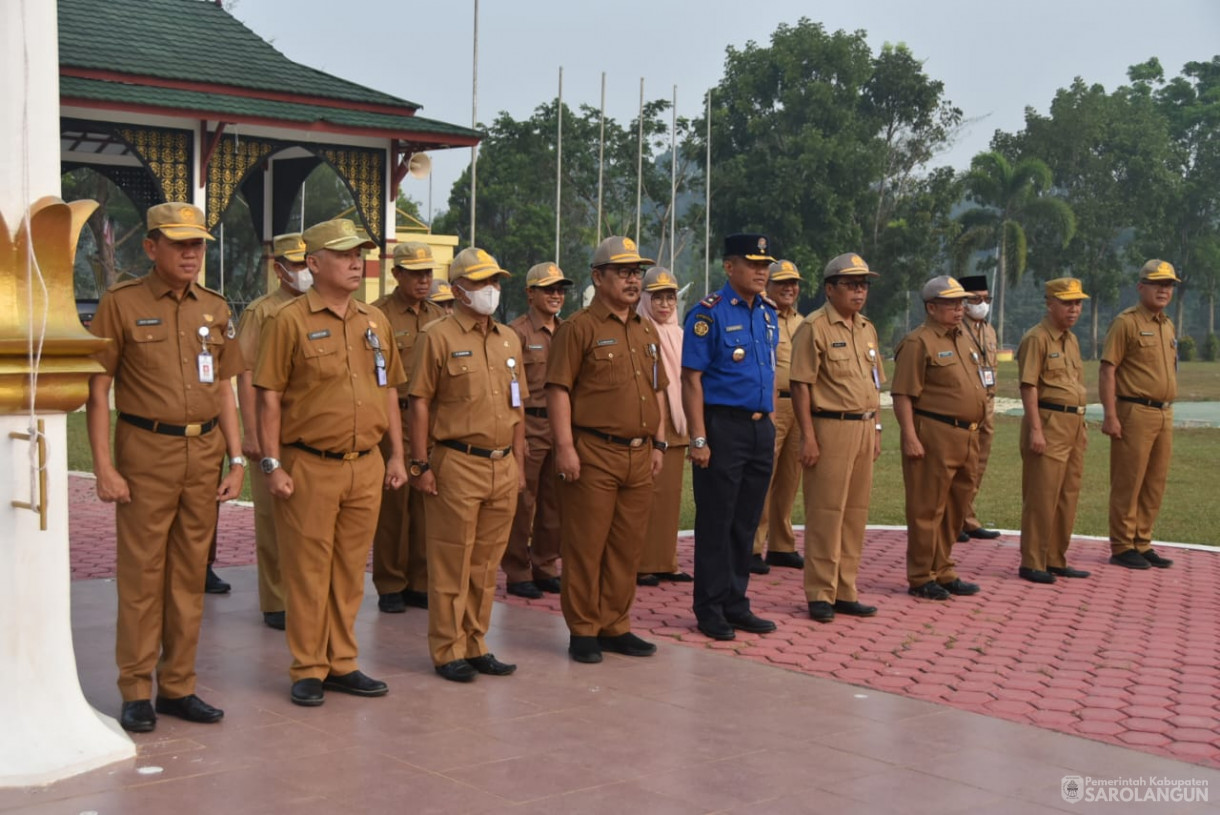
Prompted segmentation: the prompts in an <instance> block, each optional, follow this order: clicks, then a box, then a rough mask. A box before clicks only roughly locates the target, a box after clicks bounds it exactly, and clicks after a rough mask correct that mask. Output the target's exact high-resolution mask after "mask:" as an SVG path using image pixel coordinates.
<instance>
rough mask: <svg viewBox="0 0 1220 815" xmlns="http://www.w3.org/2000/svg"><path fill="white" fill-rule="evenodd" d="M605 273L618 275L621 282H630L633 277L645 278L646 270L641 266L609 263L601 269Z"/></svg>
mask: <svg viewBox="0 0 1220 815" xmlns="http://www.w3.org/2000/svg"><path fill="white" fill-rule="evenodd" d="M601 270H602V271H603V272H606V273H608V274H613V275H617V276H618V279H619V280H630V279H631V278H633V277H636V278H638V277H643V276H644V269H643V267H641V266H619V265H617V264H614V263H607V264H606V265H605V266H602V267H601Z"/></svg>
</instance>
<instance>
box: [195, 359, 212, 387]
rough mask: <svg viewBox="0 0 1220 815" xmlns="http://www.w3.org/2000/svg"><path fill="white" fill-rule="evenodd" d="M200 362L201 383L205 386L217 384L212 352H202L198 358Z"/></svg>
mask: <svg viewBox="0 0 1220 815" xmlns="http://www.w3.org/2000/svg"><path fill="white" fill-rule="evenodd" d="M198 362H199V381H200V382H202V383H203V384H205V385H211V384H213V383H215V382H216V366H215V364H214V362H213V359H212V352H211V351H201V352H200V353H199V357H198Z"/></svg>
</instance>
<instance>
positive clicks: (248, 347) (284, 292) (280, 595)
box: [237, 232, 313, 631]
mask: <svg viewBox="0 0 1220 815" xmlns="http://www.w3.org/2000/svg"><path fill="white" fill-rule="evenodd" d="M271 246H272V252H274V253H275V254H274V256H273V263H274V264H275V276H276V278H277V279H278V280H279V282H280V285H279V287H278V288H276V289H274V290H273V291H270V292H267V293H266V294H264V295H263V296H262V297H260V298H258V299H257V300H255V301H254V302H252V303H251V304H250V305H248V306H246V310H245V311H243V312H242V313H241V322H239V323H238V324H237V344H238V345H240V346H241V354H242V356H243V357H244V358H245V360H246V370H244V371H242V372H241V374H240V375H239V376H238V377H237V399H238V404H239V405H240V407H241V424H242V437H241V451H242V454H243V455H245V456H246V457H247V458H248V459H249V460H250V461H261V460H262V458H263V451H262V447H260V446H259V443H258V417H257V415H256V414H257V404H258V396H257V394H256V393H255V391H254V364H255V362H257V361H258V341H259V337H260V335H261V334H262V330H263V323H265V322H266V321H267V315H269V314H273V313H275V312H276V311H279V309H280V307H281V306H283V305H284V304H285V303H287V302H289V301H291V300H295V299H296V298H297V297H300V296H301V294H303V293H304V292H305V291H306V290H308V289H309V287H310V286H312V285H313V273H312V272H310V271H309V267H308V266H306V264H305V241H303V240H301V233H300V232H292V233H289V234H286V235H276V236H275V237H274V238H272V240H271ZM250 496H251V497H252V498H253V499H254V552H255V556H256V557H257V558H258V606H259V608H260V609H261V610H262V612H263V622H264V623H265V624H266V625H268V626H269V627H271V628H275V629H277V630H279V631H283V630H284V580H283V577H282V576H281V575H280V549H279V545H278V544H277V543H276V540H275V514H274V508H275V501H274V499H273V498H272V497H271V493H270V492H268V491H267V479H266V478H264V477H263V475H262V473H261V472H256V473H251V475H250Z"/></svg>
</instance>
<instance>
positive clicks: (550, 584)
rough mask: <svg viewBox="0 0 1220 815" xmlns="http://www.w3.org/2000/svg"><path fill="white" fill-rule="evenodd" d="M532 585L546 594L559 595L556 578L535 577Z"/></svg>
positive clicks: (558, 585)
mask: <svg viewBox="0 0 1220 815" xmlns="http://www.w3.org/2000/svg"><path fill="white" fill-rule="evenodd" d="M534 585H535V586H537V587H538V588H539V589H541V590H542V591H544V592H546V593H547V594H559V589H560V583H559V578H558V577H535V578H534Z"/></svg>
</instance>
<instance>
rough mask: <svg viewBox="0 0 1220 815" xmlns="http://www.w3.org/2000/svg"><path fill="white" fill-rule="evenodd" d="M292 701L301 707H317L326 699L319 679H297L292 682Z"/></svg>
mask: <svg viewBox="0 0 1220 815" xmlns="http://www.w3.org/2000/svg"><path fill="white" fill-rule="evenodd" d="M291 695H292V703H293V704H294V705H300V706H302V707H317V706H318V705H320V704H322V703H323V702H324V701H326V693H325V692H324V691H323V690H322V680H321V679H298V680H297V681H296V682H293V683H292V694H291Z"/></svg>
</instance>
